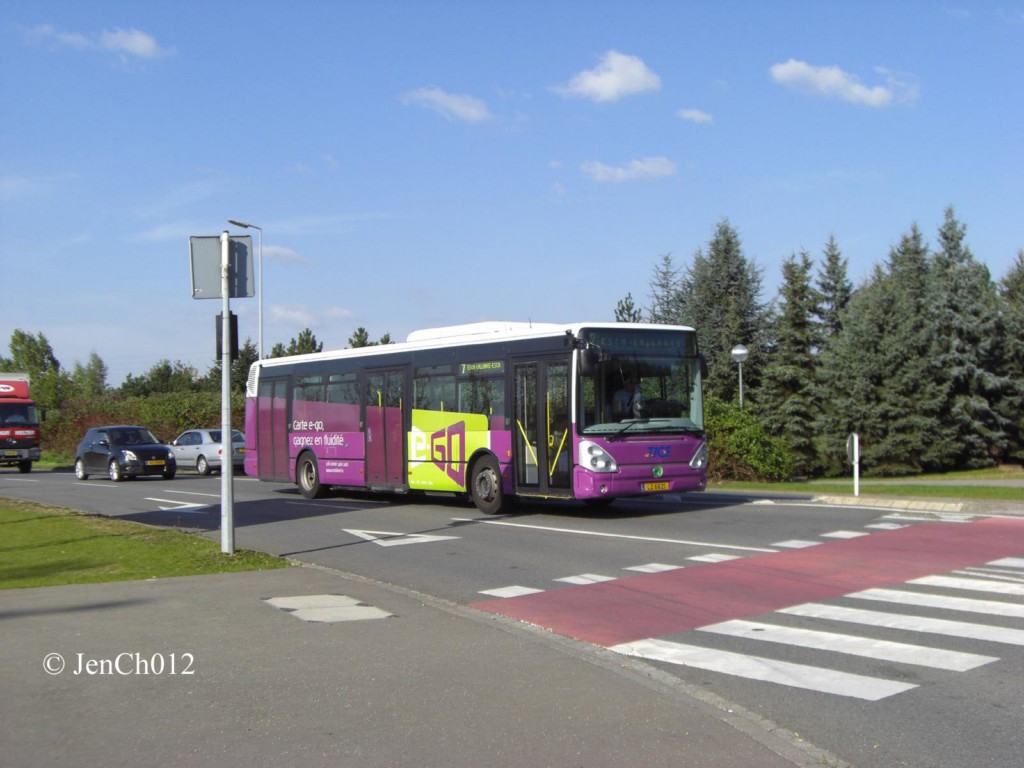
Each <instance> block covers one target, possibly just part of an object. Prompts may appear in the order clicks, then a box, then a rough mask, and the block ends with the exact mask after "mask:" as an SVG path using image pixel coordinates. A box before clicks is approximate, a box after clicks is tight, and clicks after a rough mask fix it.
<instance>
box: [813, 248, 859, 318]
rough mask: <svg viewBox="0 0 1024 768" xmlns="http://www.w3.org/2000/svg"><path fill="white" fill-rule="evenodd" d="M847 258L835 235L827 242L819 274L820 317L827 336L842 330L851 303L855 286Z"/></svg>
mask: <svg viewBox="0 0 1024 768" xmlns="http://www.w3.org/2000/svg"><path fill="white" fill-rule="evenodd" d="M846 266H847V262H846V259H844V258H843V255H842V253H841V252H840V250H839V245H838V244H837V243H836V239H835V237H834V236H830V237H829V239H828V242H827V243H826V244H825V264H824V265H823V266H822V268H821V271H820V274H819V276H818V290H819V291H820V293H821V303H820V307H819V311H818V317H819V318H820V319H821V325H822V327H823V329H824V332H825V338H829V337H832V336H835V335H836V334H837V333H839V331H840V330H842V314H843V310H845V309H846V306H847V305H848V304H849V303H850V297H851V296H852V295H853V286H852V285H851V283H850V281H849V280H848V279H847V276H846Z"/></svg>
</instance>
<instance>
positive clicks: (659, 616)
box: [0, 472, 1024, 768]
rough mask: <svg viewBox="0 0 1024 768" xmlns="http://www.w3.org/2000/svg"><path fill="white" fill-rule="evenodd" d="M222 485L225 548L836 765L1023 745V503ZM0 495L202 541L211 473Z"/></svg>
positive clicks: (1000, 755)
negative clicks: (473, 621) (683, 702)
mask: <svg viewBox="0 0 1024 768" xmlns="http://www.w3.org/2000/svg"><path fill="white" fill-rule="evenodd" d="M234 489H235V490H234V493H235V508H234V522H235V541H236V546H238V547H244V548H251V549H258V550H263V551H266V552H271V553H274V554H278V555H282V556H287V557H290V558H294V559H296V560H300V561H302V562H306V563H315V564H318V565H321V566H324V567H326V568H330V569H337V570H339V571H344V572H346V573H350V574H356V575H358V576H360V577H365V578H366V579H371V580H374V581H375V582H379V583H384V584H389V585H395V586H397V587H400V588H403V589H407V590H410V591H411V592H412V593H420V594H423V595H427V596H430V597H431V598H436V599H440V600H444V601H450V602H451V603H453V604H457V605H459V606H464V607H467V608H468V609H470V610H475V611H481V612H484V613H489V614H494V615H498V616H506V617H509V618H512V619H517V620H521V621H525V622H527V623H528V624H529V625H531V626H538V627H541V628H543V629H546V630H549V631H551V632H553V633H557V634H560V635H565V636H566V637H570V638H574V639H576V640H580V641H582V642H584V643H587V644H588V645H589V646H591V647H593V648H594V649H595V652H598V651H601V652H603V651H604V650H605V649H611V650H612V651H614V652H616V653H619V654H621V655H622V656H623V657H624V658H629V659H631V660H641V661H642V663H643V664H645V665H647V668H648V669H649V670H650V674H651V676H652V678H653V679H654V680H659V679H660V680H663V681H665V682H666V684H672V685H677V686H682V687H683V688H684V689H685V690H687V691H688V692H689V693H690V694H691V695H693V696H694V697H696V698H701V699H703V700H706V701H714V702H716V703H718V704H719V705H720V706H723V707H725V708H728V707H729V706H735V707H736V708H737V709H742V710H743V711H745V712H747V713H750V714H752V715H753V716H755V717H757V716H760V717H764V718H767V719H769V720H770V721H772V722H774V723H777V724H779V725H780V726H782V727H783V728H785V729H788V730H789V731H790V732H792V733H794V734H799V738H801V739H806V740H808V741H809V742H813V743H814V744H816V745H818V746H820V747H822V748H824V749H825V750H827V751H828V752H829V753H831V754H833V755H835V756H837V757H838V758H839V759H840V760H842V761H846V762H848V763H849V764H852V765H858V766H871V767H875V766H877V767H878V768H883V767H884V768H889V766H898V765H907V766H963V765H993V766H1009V765H1017V764H1019V761H1020V755H1021V754H1022V753H1024V729H1022V728H1021V727H1020V724H1021V722H1022V717H1024V516H1021V517H1017V516H1013V515H1009V516H1005V517H1003V516H998V517H990V516H987V515H984V514H978V513H975V512H970V511H968V512H949V511H931V510H928V509H919V510H900V509H880V508H878V507H874V506H869V505H866V504H862V503H858V504H848V503H847V504H821V503H816V502H814V501H812V500H811V499H810V498H798V497H777V498H773V499H764V498H756V497H751V496H745V495H737V494H716V493H707V494H699V495H697V494H695V495H692V496H684V497H673V498H668V499H645V500H635V501H625V502H619V503H617V504H616V505H614V506H613V507H611V508H610V509H608V510H606V511H604V512H602V513H600V514H596V515H595V514H593V513H591V512H589V511H586V510H584V509H583V507H581V506H577V505H572V504H564V505H554V504H532V505H523V506H521V507H520V508H518V509H517V510H516V512H515V513H514V514H510V515H506V516H501V517H485V516H481V515H480V514H479V513H478V512H477V511H476V510H475V509H474V508H473V507H471V506H468V505H465V504H462V503H460V502H458V501H456V500H452V499H447V498H436V499H435V498H424V497H411V496H410V497H393V496H392V497H384V496H345V497H334V498H328V499H324V500H318V501H307V500H305V499H303V498H302V497H301V496H299V495H298V494H297V493H295V492H294V490H293V489H292V488H290V487H288V486H281V485H270V484H261V483H258V482H256V481H254V480H252V479H250V478H245V477H242V478H237V479H236V482H235V486H234ZM0 496H8V497H15V498H23V499H29V500H34V501H39V502H43V503H49V504H56V505H62V506H68V507H72V508H76V509H80V510H84V511H87V512H94V513H97V514H105V515H112V516H117V517H123V518H127V519H132V520H137V521H140V522H146V523H151V524H157V525H169V526H177V527H181V528H184V529H189V530H196V531H199V532H201V533H202V534H203V535H206V536H209V537H210V538H212V539H214V540H217V539H218V538H219V526H220V522H221V515H220V509H219V497H220V481H219V478H216V477H212V478H201V477H198V476H195V475H191V474H190V473H180V474H179V475H178V477H177V478H176V479H175V480H173V481H163V480H159V479H154V480H150V479H140V480H137V481H134V482H126V483H120V484H114V483H111V482H109V481H107V480H99V479H94V480H89V481H88V482H84V483H83V482H79V481H77V480H76V479H75V478H74V476H73V475H71V474H66V473H40V472H34V473H32V474H30V475H18V474H16V473H8V472H2V473H0ZM1019 506H1022V507H1024V505H1019ZM1008 507H1013V505H1008ZM1009 511H1011V512H1013V511H1019V510H1016V509H1010V510H1009ZM726 711H727V710H726Z"/></svg>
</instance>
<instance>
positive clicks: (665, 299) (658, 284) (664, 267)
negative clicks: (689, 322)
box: [647, 253, 685, 325]
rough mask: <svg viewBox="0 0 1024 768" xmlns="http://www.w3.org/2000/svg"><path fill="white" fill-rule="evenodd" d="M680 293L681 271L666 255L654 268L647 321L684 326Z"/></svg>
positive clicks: (670, 256)
mask: <svg viewBox="0 0 1024 768" xmlns="http://www.w3.org/2000/svg"><path fill="white" fill-rule="evenodd" d="M681 291H682V270H681V269H680V268H679V267H677V266H676V264H675V261H674V260H673V259H672V254H671V253H666V254H664V255H663V256H662V257H661V261H659V262H658V263H657V264H655V266H654V274H653V276H652V277H651V304H650V306H649V307H648V309H647V317H648V319H649V320H650V321H651V322H652V323H661V324H663V325H684V324H685V322H684V311H683V305H682V297H681V295H680V293H681Z"/></svg>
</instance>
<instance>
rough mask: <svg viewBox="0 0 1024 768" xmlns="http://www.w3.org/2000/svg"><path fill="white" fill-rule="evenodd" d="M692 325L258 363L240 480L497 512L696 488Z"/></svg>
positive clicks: (599, 326) (699, 480) (698, 450)
mask: <svg viewBox="0 0 1024 768" xmlns="http://www.w3.org/2000/svg"><path fill="white" fill-rule="evenodd" d="M706 370H707V366H706V364H705V362H704V358H703V356H702V355H701V354H700V352H699V350H698V347H697V334H696V332H695V331H694V330H693V329H692V328H686V327H683V326H670V325H651V324H640V323H571V324H567V325H558V324H547V323H546V324H537V323H477V324H473V325H461V326H452V327H449V328H436V329H431V330H424V331H415V332H413V333H411V334H410V335H409V337H408V340H407V341H405V342H403V343H398V344H387V345H381V346H372V347H362V348H358V349H344V350H340V351H336V352H319V353H315V354H309V355H296V356H292V357H282V358H273V359H268V360H260V361H258V362H256V363H254V364H253V366H252V368H251V369H250V371H249V378H248V381H247V385H246V404H245V440H246V446H245V448H246V450H245V471H246V474H248V475H249V476H251V477H258V478H259V479H260V480H269V481H280V482H290V483H296V484H297V485H298V487H299V490H300V491H301V492H302V494H303V495H304V496H305V497H306V498H318V497H321V496H323V495H325V494H326V493H328V492H330V491H332V490H335V491H353V490H370V491H391V492H396V493H407V492H414V491H445V492H452V493H455V494H460V495H464V496H468V497H469V498H471V499H472V501H473V503H474V504H476V506H477V507H478V508H479V509H480V510H481V511H482V512H485V513H490V514H494V513H498V512H501V511H503V510H506V509H507V508H508V505H509V503H510V502H511V500H513V499H515V498H520V499H578V500H580V501H583V502H585V503H588V504H591V505H595V506H600V505H604V504H607V503H609V502H611V501H612V500H614V499H617V498H624V497H630V496H646V495H653V494H665V493H682V492H686V491H702V490H704V487H705V484H706V481H707V461H708V448H707V441H706V438H705V434H704V406H703V397H702V379H703V377H704V376H706Z"/></svg>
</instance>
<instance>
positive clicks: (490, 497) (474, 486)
mask: <svg viewBox="0 0 1024 768" xmlns="http://www.w3.org/2000/svg"><path fill="white" fill-rule="evenodd" d="M469 492H470V495H471V496H472V498H473V503H474V504H475V505H476V508H477V509H479V510H480V511H481V512H483V513H484V514H486V515H496V514H498V513H499V512H501V511H502V510H503V509H504V508H505V492H504V490H503V489H502V487H501V469H500V468H499V467H498V462H497V460H496V459H495V458H494V457H493V456H484V457H483V458H481V459H478V460H477V461H476V463H475V464H473V474H472V477H471V480H470V489H469Z"/></svg>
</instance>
